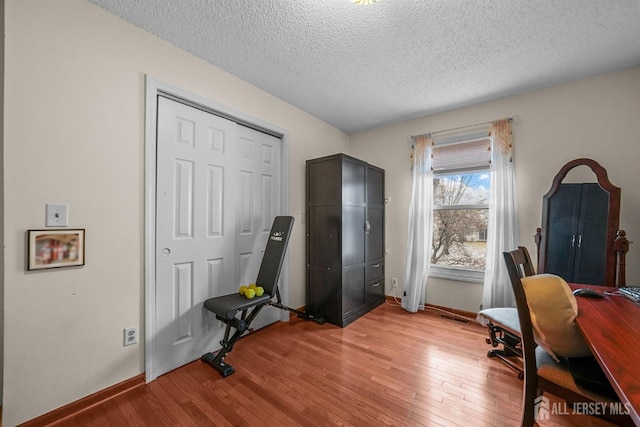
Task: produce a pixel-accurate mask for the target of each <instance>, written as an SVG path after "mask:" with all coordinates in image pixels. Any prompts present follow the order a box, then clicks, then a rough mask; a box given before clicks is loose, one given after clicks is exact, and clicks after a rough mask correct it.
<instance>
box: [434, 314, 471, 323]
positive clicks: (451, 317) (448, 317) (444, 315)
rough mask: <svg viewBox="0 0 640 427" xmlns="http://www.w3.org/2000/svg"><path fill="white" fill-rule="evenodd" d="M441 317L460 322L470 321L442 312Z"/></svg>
mask: <svg viewBox="0 0 640 427" xmlns="http://www.w3.org/2000/svg"><path fill="white" fill-rule="evenodd" d="M440 317H443V318H445V319H449V320H455V321H456V322H460V323H469V319H465V318H464V317H456V316H449V315H447V314H441V315H440Z"/></svg>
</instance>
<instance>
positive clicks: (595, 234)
mask: <svg viewBox="0 0 640 427" xmlns="http://www.w3.org/2000/svg"><path fill="white" fill-rule="evenodd" d="M577 167H583V168H584V167H587V168H589V169H591V172H592V173H593V175H595V179H596V180H597V182H588V181H587V182H573V181H569V182H563V181H564V180H565V178H566V176H567V174H568V173H569V171H571V170H573V169H574V168H577ZM588 178H589V180H590V181H593V178H591V176H588ZM583 179H584V178H583ZM579 181H581V180H579ZM620 194H621V190H620V188H619V187H616V186H615V185H613V184H612V183H611V181H609V178H608V176H607V171H606V169H605V168H603V167H602V166H601V165H600V164H599V163H598V162H596V161H595V160H591V159H584V158H582V159H575V160H572V161H570V162H569V163H567V164H566V165H564V166H563V167H562V168H561V169H560V171H559V172H558V173H557V174H556V176H555V177H554V178H553V183H552V185H551V189H550V190H549V192H547V194H545V195H544V197H543V199H542V227H540V228H539V229H538V233H537V234H536V243H537V245H538V272H539V273H552V274H557V275H558V276H560V277H562V278H563V279H565V280H566V281H567V282H570V283H571V282H573V283H583V284H592V285H607V286H625V281H626V279H625V269H624V264H625V261H624V259H625V256H626V252H627V251H628V248H629V242H628V240H627V239H626V237H625V236H626V233H625V232H624V230H619V229H618V226H619V219H620Z"/></svg>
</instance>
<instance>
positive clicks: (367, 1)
mask: <svg viewBox="0 0 640 427" xmlns="http://www.w3.org/2000/svg"><path fill="white" fill-rule="evenodd" d="M351 1H352V2H354V3H355V4H371V3H376V2H377V1H378V0H351Z"/></svg>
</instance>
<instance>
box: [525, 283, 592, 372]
mask: <svg viewBox="0 0 640 427" xmlns="http://www.w3.org/2000/svg"><path fill="white" fill-rule="evenodd" d="M522 285H523V287H524V293H525V295H526V296H527V304H528V305H529V312H530V313H531V323H532V325H533V335H534V337H535V340H536V343H538V345H539V346H540V347H542V348H543V349H545V350H546V351H547V353H549V354H550V355H551V357H553V358H554V359H555V360H556V361H558V360H559V357H584V356H589V355H591V350H589V347H588V346H587V344H586V343H585V341H584V338H583V337H582V335H581V334H580V331H579V330H578V328H577V326H576V316H577V315H578V303H577V302H576V297H575V296H574V295H573V294H572V293H571V288H569V285H567V282H565V281H564V279H563V278H562V277H559V276H556V275H554V274H537V275H534V276H529V277H524V278H522Z"/></svg>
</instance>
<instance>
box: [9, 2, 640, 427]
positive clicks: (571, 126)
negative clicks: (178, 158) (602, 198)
mask: <svg viewBox="0 0 640 427" xmlns="http://www.w3.org/2000/svg"><path fill="white" fill-rule="evenodd" d="M5 27H6V40H5V76H4V77H5V80H4V82H5V98H4V102H5V109H4V146H3V156H4V178H3V179H4V181H3V189H4V206H5V213H4V224H3V225H4V244H5V252H4V264H5V271H4V276H3V279H4V298H5V309H4V315H5V334H4V335H5V336H4V339H5V340H4V402H3V412H4V424H3V425H5V426H12V425H15V424H17V423H20V422H23V421H26V420H28V419H31V418H34V417H36V416H38V415H41V414H43V413H46V412H48V411H50V410H53V409H55V408H57V407H59V406H62V405H64V404H66V403H69V402H71V401H74V400H77V399H79V398H82V397H84V396H86V395H88V394H90V393H93V392H95V391H98V390H101V389H103V388H105V387H108V386H110V385H112V384H114V383H118V382H120V381H122V380H125V379H128V378H131V377H133V376H135V375H137V374H140V373H142V372H143V369H144V361H143V359H144V354H143V348H142V346H141V345H137V346H132V347H126V348H124V347H122V329H123V328H124V327H125V326H131V325H134V324H138V325H140V326H141V327H142V326H143V324H144V315H143V308H144V298H143V297H144V295H143V293H144V282H143V219H144V217H143V194H144V182H143V177H144V170H143V164H144V151H143V149H144V76H145V75H146V74H149V75H151V76H152V77H154V78H156V79H158V80H160V81H162V82H165V83H167V84H171V85H173V86H176V87H179V88H181V89H183V90H185V91H189V92H192V93H195V94H198V95H199V96H202V97H205V98H207V99H210V100H212V101H214V102H216V103H219V104H223V105H227V106H229V107H230V108H233V109H236V110H238V111H241V112H243V113H245V114H248V115H252V116H254V117H256V118H259V119H260V120H263V121H267V122H270V123H273V124H274V125H276V126H278V127H281V128H283V129H287V130H288V131H289V137H290V162H289V174H290V180H291V182H290V194H289V208H290V212H289V213H290V214H293V215H295V216H296V217H298V213H299V212H301V211H303V210H304V168H305V163H304V162H305V160H306V159H309V158H314V157H319V156H322V155H328V154H333V153H337V152H347V153H350V154H352V155H354V156H356V157H359V158H362V159H364V160H367V161H369V162H371V163H372V164H375V165H377V166H380V167H383V168H384V169H385V170H386V181H387V184H386V185H387V195H388V196H391V198H392V201H391V203H390V204H389V207H388V208H389V209H388V212H387V218H388V224H387V241H388V249H389V254H388V257H387V262H386V270H387V273H386V274H387V283H389V282H390V280H389V279H390V277H399V278H400V280H401V281H402V280H403V277H404V255H405V253H404V251H405V247H406V228H407V227H406V221H407V206H408V200H409V192H410V175H409V153H410V150H409V145H408V142H407V141H408V137H409V135H413V134H419V133H423V132H429V131H436V130H440V129H446V128H450V127H455V126H461V125H466V124H470V123H477V122H482V121H487V120H493V119H496V118H501V117H506V116H511V115H514V114H518V115H519V116H520V122H519V123H516V124H514V137H515V146H516V168H517V171H518V172H517V173H518V191H519V195H520V202H519V207H520V221H521V226H522V233H521V238H522V242H523V243H524V244H526V245H527V246H528V247H529V249H530V250H531V251H533V250H534V245H533V240H532V238H531V236H532V235H533V233H534V231H535V227H537V226H538V225H539V222H540V216H541V212H540V211H541V197H542V195H543V194H544V193H545V192H546V191H547V190H548V189H549V186H550V184H551V179H552V177H553V176H554V175H555V173H556V172H557V170H558V169H559V168H560V167H561V166H562V165H563V164H565V163H566V162H567V161H569V160H571V159H573V158H576V157H582V156H586V157H592V158H594V159H596V160H598V161H599V162H600V163H601V164H602V165H603V166H605V167H606V168H607V169H608V170H609V176H610V178H611V180H612V181H613V182H614V183H615V184H616V185H618V186H620V187H622V216H621V226H622V228H625V229H626V230H627V231H628V233H629V237H630V238H631V240H636V241H637V240H638V239H640V237H638V236H640V224H639V223H638V222H637V220H636V216H635V213H637V212H638V211H639V210H640V185H638V182H637V181H638V177H639V176H640V175H639V174H638V172H637V165H636V157H637V156H636V152H637V141H638V135H640V121H638V119H637V118H638V113H639V112H640V68H634V69H630V70H626V71H622V72H619V73H613V74H608V75H603V76H600V77H595V78H592V79H587V80H583V81H578V82H574V83H570V84H566V85H562V86H558V87H554V88H550V89H545V90H540V91H536V92H533V93H529V94H523V95H519V96H514V97H509V98H504V99H502V100H499V101H495V102H490V103H485V104H482V105H478V106H474V107H468V108H464V109H460V110H456V111H452V112H448V113H443V114H438V115H434V116H430V117H425V118H420V119H415V120H411V121H407V122H404V123H401V124H398V125H393V126H388V127H385V128H381V129H376V130H373V131H369V132H363V133H360V134H357V135H353V136H352V137H351V138H350V137H349V136H347V135H345V134H344V133H342V132H340V131H339V130H336V129H335V128H333V127H331V126H329V125H327V124H326V123H324V122H322V121H320V120H317V119H315V118H314V117H311V116H309V115H308V114H306V113H304V112H302V111H300V110H298V109H296V108H294V107H292V106H291V105H288V104H286V103H284V102H282V101H281V100H278V99H276V98H274V97H273V96H271V95H269V94H267V93H265V92H263V91H260V90H258V89H256V88H255V87H252V86H251V85H249V84H247V83H245V82H243V81H240V80H239V79H237V78H235V77H234V76H232V75H229V74H228V73H226V72H224V71H221V70H220V69H218V68H216V67H212V66H210V65H208V64H206V63H204V62H202V61H201V60H199V59H197V58H195V57H193V56H191V55H189V54H187V53H185V52H183V51H180V50H179V49H177V48H175V47H173V46H172V45H170V44H168V43H165V42H163V41H161V40H159V39H157V38H155V37H153V36H152V35H150V34H148V33H145V32H143V31H141V30H139V29H137V28H135V27H133V26H131V25H129V24H127V23H125V22H124V21H121V20H120V19H118V18H116V17H113V16H111V15H109V14H108V13H106V12H105V11H103V10H102V9H99V8H97V7H96V6H93V5H91V4H90V3H88V2H86V1H84V0H65V1H55V2H53V1H50V0H6V10H5ZM349 141H351V144H350V143H349ZM46 202H63V203H68V204H69V210H70V226H72V227H84V228H86V229H87V248H86V249H87V253H86V260H87V265H86V266H84V267H82V268H75V269H63V270H57V271H51V270H50V271H39V272H26V271H25V265H24V262H25V261H24V253H25V231H26V230H27V229H30V228H41V227H43V226H44V207H45V203H46ZM303 231H304V227H303V226H302V225H301V224H300V223H298V224H297V226H296V228H295V234H294V236H293V238H292V239H293V240H292V241H291V250H290V251H289V254H290V272H289V273H290V288H291V290H290V295H289V298H290V305H292V306H294V307H297V306H300V305H303V304H304V299H305V296H304V265H305V261H304V232H303ZM634 246H635V245H632V249H631V252H630V255H629V260H628V278H629V281H630V282H631V283H636V284H637V283H640V263H639V262H638V261H639V257H640V249H637V248H635V247H634ZM430 288H431V290H430V291H429V302H431V303H434V304H438V305H444V306H449V307H455V308H461V309H465V310H470V311H474V310H476V309H477V307H478V304H479V301H480V295H481V286H480V285H475V284H464V283H451V282H449V281H446V280H438V281H436V280H431V281H430ZM140 336H144V331H143V330H142V329H141V330H140Z"/></svg>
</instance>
